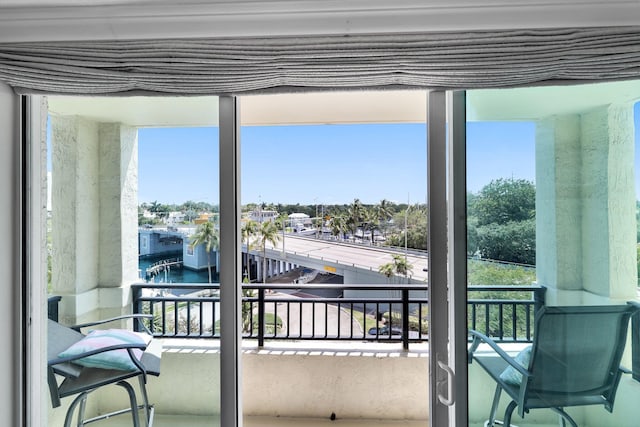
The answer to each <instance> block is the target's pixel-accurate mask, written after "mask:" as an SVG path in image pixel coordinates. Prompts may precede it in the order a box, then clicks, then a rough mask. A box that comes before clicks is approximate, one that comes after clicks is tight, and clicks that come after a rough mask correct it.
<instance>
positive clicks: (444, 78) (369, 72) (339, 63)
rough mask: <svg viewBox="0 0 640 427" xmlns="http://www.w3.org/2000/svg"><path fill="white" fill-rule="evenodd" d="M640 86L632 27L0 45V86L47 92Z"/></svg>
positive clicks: (639, 46)
mask: <svg viewBox="0 0 640 427" xmlns="http://www.w3.org/2000/svg"><path fill="white" fill-rule="evenodd" d="M637 77H640V28H639V27H616V28H589V29H541V30H526V31H525V30H514V31H481V32H465V33H424V34H395V35H357V36H327V37H316V36H314V37H281V38H238V39H167V40H144V41H142V40H141V41H92V42H50V43H42V42H40V43H16V44H0V81H4V82H6V83H8V84H9V85H11V86H13V87H14V88H15V89H16V90H18V91H19V92H24V93H29V92H46V93H51V94H118V93H130V92H152V93H165V94H167V93H168V94H185V95H189V94H193V95H196V94H210V95H221V94H246V93H261V92H269V91H293V90H327V89H384V88H393V87H414V88H415V87H420V88H450V89H456V88H460V89H463V88H464V89H473V88H487V87H508V86H519V85H527V84H534V83H539V82H545V81H556V80H564V81H566V80H575V81H585V80H588V81H592V80H593V81H596V80H597V81H602V80H621V79H630V78H637Z"/></svg>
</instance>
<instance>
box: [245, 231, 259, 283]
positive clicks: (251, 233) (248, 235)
mask: <svg viewBox="0 0 640 427" xmlns="http://www.w3.org/2000/svg"><path fill="white" fill-rule="evenodd" d="M257 232H258V223H257V222H256V221H253V220H251V219H250V220H247V221H245V223H244V224H242V229H241V233H242V241H243V242H246V245H247V253H246V254H245V258H244V259H245V263H244V265H245V268H246V269H247V280H248V283H251V268H249V252H250V250H251V239H252V238H253V236H255V235H256V233H257Z"/></svg>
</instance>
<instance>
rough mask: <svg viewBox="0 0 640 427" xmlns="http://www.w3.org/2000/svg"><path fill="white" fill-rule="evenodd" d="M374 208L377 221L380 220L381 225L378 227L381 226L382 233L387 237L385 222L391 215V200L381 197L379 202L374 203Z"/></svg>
mask: <svg viewBox="0 0 640 427" xmlns="http://www.w3.org/2000/svg"><path fill="white" fill-rule="evenodd" d="M375 210H376V216H377V217H378V221H379V222H380V225H381V227H380V228H382V235H383V236H384V237H387V236H386V229H387V223H388V222H389V219H390V218H391V217H392V216H393V211H392V209H391V202H389V201H388V200H387V199H382V200H380V203H379V204H378V205H376V207H375Z"/></svg>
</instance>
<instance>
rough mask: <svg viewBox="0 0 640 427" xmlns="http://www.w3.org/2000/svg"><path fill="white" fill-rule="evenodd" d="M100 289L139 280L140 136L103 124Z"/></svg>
mask: <svg viewBox="0 0 640 427" xmlns="http://www.w3.org/2000/svg"><path fill="white" fill-rule="evenodd" d="M99 136H100V153H99V154H100V175H99V176H100V181H99V182H100V186H99V200H100V223H99V225H100V236H99V237H100V241H99V245H100V263H99V266H100V269H99V277H100V279H99V286H100V287H119V286H122V285H126V284H130V283H132V282H133V281H135V280H136V279H137V277H138V263H137V259H138V133H137V130H136V129H135V128H131V127H127V126H123V125H121V124H119V123H101V124H100V126H99Z"/></svg>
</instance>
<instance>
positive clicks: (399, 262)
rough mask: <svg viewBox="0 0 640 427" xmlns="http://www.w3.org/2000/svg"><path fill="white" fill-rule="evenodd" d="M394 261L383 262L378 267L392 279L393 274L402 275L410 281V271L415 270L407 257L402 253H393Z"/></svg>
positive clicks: (381, 272)
mask: <svg viewBox="0 0 640 427" xmlns="http://www.w3.org/2000/svg"><path fill="white" fill-rule="evenodd" d="M391 256H392V257H393V261H391V262H388V263H386V264H382V265H381V266H380V267H378V272H379V273H380V274H384V275H385V276H387V279H391V277H392V276H397V275H402V276H405V277H406V278H407V281H409V273H410V272H411V271H413V265H412V264H410V263H409V262H408V261H407V258H406V257H404V256H402V255H400V254H392V255H391Z"/></svg>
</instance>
